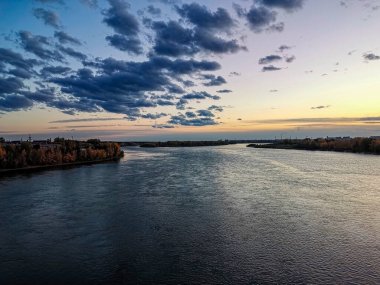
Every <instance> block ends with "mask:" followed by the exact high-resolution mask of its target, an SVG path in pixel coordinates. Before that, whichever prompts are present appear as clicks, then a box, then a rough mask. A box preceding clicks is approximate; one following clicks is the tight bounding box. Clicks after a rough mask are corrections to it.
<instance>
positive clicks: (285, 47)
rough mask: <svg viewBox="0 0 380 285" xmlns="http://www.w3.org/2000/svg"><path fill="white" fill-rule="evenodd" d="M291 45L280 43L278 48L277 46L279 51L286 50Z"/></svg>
mask: <svg viewBox="0 0 380 285" xmlns="http://www.w3.org/2000/svg"><path fill="white" fill-rule="evenodd" d="M291 48H292V47H290V46H287V45H281V46H280V47H279V48H278V51H279V52H284V51H286V50H290V49H291Z"/></svg>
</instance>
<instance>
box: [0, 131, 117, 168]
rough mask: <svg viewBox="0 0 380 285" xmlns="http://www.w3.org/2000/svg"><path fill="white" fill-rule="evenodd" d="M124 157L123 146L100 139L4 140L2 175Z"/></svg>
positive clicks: (0, 144) (0, 153)
mask: <svg viewBox="0 0 380 285" xmlns="http://www.w3.org/2000/svg"><path fill="white" fill-rule="evenodd" d="M123 156H124V152H123V151H122V150H121V149H120V144H119V143H115V142H101V141H100V140H97V139H91V140H87V141H75V140H65V139H63V138H56V139H54V141H51V140H46V141H34V142H31V141H26V142H4V141H1V142H0V175H1V174H8V173H19V172H26V171H35V170H44V169H55V168H65V167H70V166H78V165H85V164H94V163H103V162H110V161H117V160H119V159H120V158H122V157H123Z"/></svg>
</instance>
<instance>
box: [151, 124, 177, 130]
mask: <svg viewBox="0 0 380 285" xmlns="http://www.w3.org/2000/svg"><path fill="white" fill-rule="evenodd" d="M152 128H155V129H174V128H175V127H174V126H173V125H165V124H160V125H154V126H152Z"/></svg>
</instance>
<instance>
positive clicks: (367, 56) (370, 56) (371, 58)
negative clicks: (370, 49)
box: [363, 53, 380, 61]
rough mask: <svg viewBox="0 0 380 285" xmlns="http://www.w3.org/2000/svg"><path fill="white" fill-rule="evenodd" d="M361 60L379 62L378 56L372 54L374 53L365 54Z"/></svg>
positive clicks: (379, 57)
mask: <svg viewBox="0 0 380 285" xmlns="http://www.w3.org/2000/svg"><path fill="white" fill-rule="evenodd" d="M363 58H364V59H365V60H369V61H373V60H380V56H378V55H376V54H374V53H365V54H364V55H363Z"/></svg>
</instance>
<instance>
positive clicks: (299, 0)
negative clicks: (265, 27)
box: [257, 0, 305, 11]
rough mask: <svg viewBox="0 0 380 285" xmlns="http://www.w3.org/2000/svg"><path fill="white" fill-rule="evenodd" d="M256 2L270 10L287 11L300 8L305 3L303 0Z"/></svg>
mask: <svg viewBox="0 0 380 285" xmlns="http://www.w3.org/2000/svg"><path fill="white" fill-rule="evenodd" d="M257 2H259V3H261V4H262V5H265V6H267V7H270V8H280V9H285V10H287V11H294V10H297V9H300V8H302V6H303V4H304V2H305V1H304V0H257Z"/></svg>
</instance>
